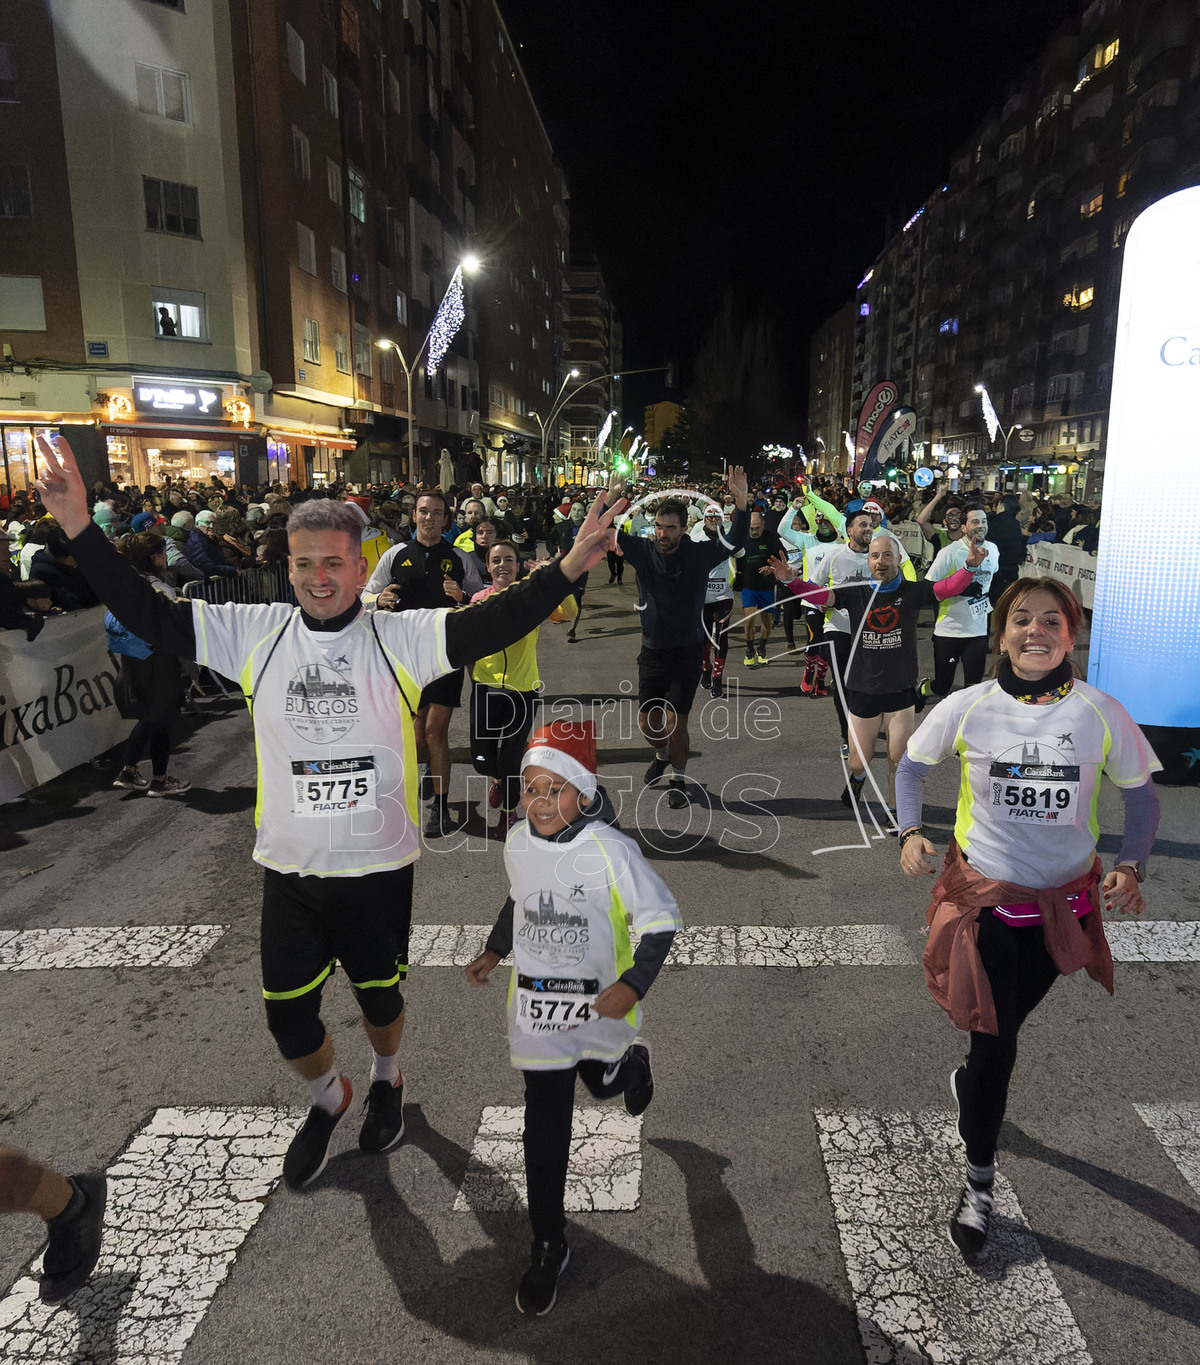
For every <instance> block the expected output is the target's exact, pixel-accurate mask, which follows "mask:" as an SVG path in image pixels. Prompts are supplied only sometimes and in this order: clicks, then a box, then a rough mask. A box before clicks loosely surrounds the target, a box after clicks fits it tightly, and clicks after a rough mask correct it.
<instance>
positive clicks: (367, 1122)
mask: <svg viewBox="0 0 1200 1365" xmlns="http://www.w3.org/2000/svg"><path fill="white" fill-rule="evenodd" d="M363 1115H364V1118H363V1125H362V1127H361V1128H360V1129H359V1130H358V1146H359V1150H360V1151H363V1152H390V1151H391V1150H392V1148H393V1147H398V1146H399V1145H400V1139H401V1138H402V1137H403V1136H404V1077H403V1076H401V1077H400V1079H399V1080H398V1081H396V1083H395V1084H394V1085H393V1084H392V1082H391V1081H372V1082H371V1088H370V1090H368V1091H367V1098H366V1099H365V1100H363Z"/></svg>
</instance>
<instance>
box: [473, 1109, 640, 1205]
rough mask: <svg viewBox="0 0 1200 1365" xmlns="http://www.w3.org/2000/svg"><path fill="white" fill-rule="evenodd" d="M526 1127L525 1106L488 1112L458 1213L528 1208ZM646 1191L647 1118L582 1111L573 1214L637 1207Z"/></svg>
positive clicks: (575, 1140) (570, 1180)
mask: <svg viewBox="0 0 1200 1365" xmlns="http://www.w3.org/2000/svg"><path fill="white" fill-rule="evenodd" d="M524 1128H525V1111H524V1109H523V1108H521V1107H520V1106H519V1105H507V1104H502V1105H492V1106H489V1107H488V1108H487V1109H485V1110H484V1111H483V1117H482V1118H481V1119H480V1122H479V1131H478V1132H477V1133H476V1134H475V1141H474V1142H473V1143H472V1144H471V1157H470V1160H469V1161H468V1163H467V1170H466V1174H465V1175H464V1176H463V1183H462V1186H461V1188H460V1189H459V1191H458V1194H457V1195H456V1196H455V1199H454V1210H455V1212H456V1213H466V1212H469V1211H471V1210H477V1211H478V1210H483V1209H506V1210H508V1209H523V1208H525V1206H526V1197H525V1156H524V1148H523V1145H522V1142H521V1134H522V1133H523V1131H524ZM641 1187H642V1120H641V1118H640V1117H639V1118H633V1117H632V1116H631V1115H629V1114H626V1113H625V1112H624V1111H623V1110H621V1109H615V1108H613V1109H598V1108H587V1109H584V1108H579V1107H577V1108H576V1109H575V1114H574V1118H573V1120H572V1124H571V1155H570V1161H569V1165H568V1167H567V1193H566V1210H567V1212H568V1213H593V1212H601V1211H604V1212H613V1211H615V1210H618V1209H636V1208H637V1206H638V1204H639V1202H640V1200H641Z"/></svg>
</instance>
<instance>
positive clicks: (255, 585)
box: [182, 562, 296, 606]
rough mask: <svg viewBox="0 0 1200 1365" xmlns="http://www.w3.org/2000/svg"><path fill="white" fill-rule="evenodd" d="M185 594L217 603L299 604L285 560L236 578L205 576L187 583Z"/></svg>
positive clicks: (248, 571) (215, 604)
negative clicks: (197, 580) (289, 579)
mask: <svg viewBox="0 0 1200 1365" xmlns="http://www.w3.org/2000/svg"><path fill="white" fill-rule="evenodd" d="M182 595H183V596H184V597H187V598H192V599H195V598H197V597H198V598H201V599H202V600H203V601H205V602H211V603H212V604H213V605H214V606H220V605H222V604H223V603H225V602H240V603H263V602H287V603H289V604H290V605H292V606H295V604H296V597H295V594H294V593H293V592H292V585H291V583H290V582H289V581H288V572H287V564H286V562H285V563H279V564H272V565H271V566H270V567H269V568H262V569H247V570H246V571H245V572H244V573H240V574H238V575H237V576H236V577H234V578H229V577H226V578H221V577H217V578H205V579H202V580H201V581H200V582H199V583H185V584H184V585H183V589H182Z"/></svg>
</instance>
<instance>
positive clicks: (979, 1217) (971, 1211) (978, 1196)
mask: <svg viewBox="0 0 1200 1365" xmlns="http://www.w3.org/2000/svg"><path fill="white" fill-rule="evenodd" d="M995 1209H996V1201H995V1199H993V1198H992V1191H991V1187H990V1186H989V1187H988V1188H987V1189H986V1190H977V1189H976V1188H975V1186H974V1185H969V1184H968V1185H964V1186H963V1191H962V1194H960V1195H959V1196H958V1208H957V1209H955V1210H954V1216H953V1218H951V1219H950V1240H951V1241H952V1242H953V1243H954V1245H955V1246H956V1247H957V1248H958V1249H959V1251H961V1252H962V1254H963V1257H964V1258H965V1259H966V1260H968V1261H969V1260H971V1259H972V1258H974V1257H975V1256H978V1255H979V1253H980V1252H981V1251H982V1250H983V1248H984V1247H985V1246H986V1245H987V1235H988V1224H989V1223H990V1222H991V1220H992V1214H993V1213H994V1212H995Z"/></svg>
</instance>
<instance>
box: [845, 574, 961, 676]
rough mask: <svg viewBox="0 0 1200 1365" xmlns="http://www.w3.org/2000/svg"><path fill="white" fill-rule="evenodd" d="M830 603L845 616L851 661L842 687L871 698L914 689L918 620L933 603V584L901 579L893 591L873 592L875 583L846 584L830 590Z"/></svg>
mask: <svg viewBox="0 0 1200 1365" xmlns="http://www.w3.org/2000/svg"><path fill="white" fill-rule="evenodd" d="M833 598H834V605H835V606H837V607H844V608H845V609H846V610H847V612H848V613H849V616H850V637H851V640H852V641H853V644H854V657H853V658H852V659H851V661H850V670H849V674H848V676H847V678H846V685H847V687H851V688H853V689H854V691H855V692H867V693H869V694H871V695H873V696H881V695H882V694H883V693H885V692H900V691H903V689H904V688H906V687H916V685H917V616H918V615H919V613H920V611H921V608H922V607H926V606H928V605H929V604H930V603H931V602H936V601H937V597H936V595H935V594H934V591H933V584H932V583H930V582H928V581H927V580H926V579H924V578H919V579H917V580H916V581H915V582H912V581H910V580H909V579H907V578H903V579H901V580H900V586H899V587H898V588H896V589H895V590H894V591H893V592H875V590H874V584H871V583H849V584H847V585H846V586H845V587H841V588H834V589H833Z"/></svg>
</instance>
